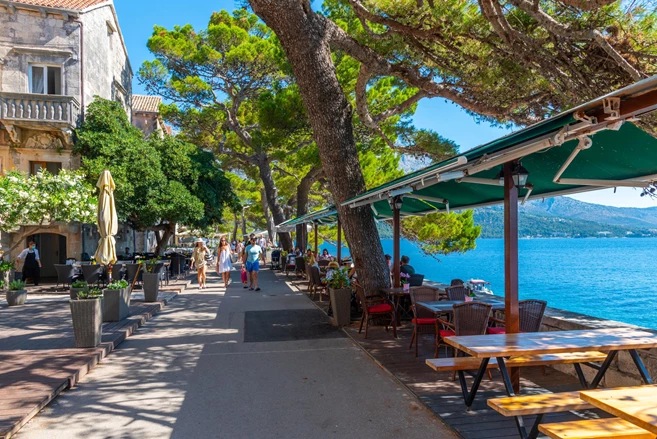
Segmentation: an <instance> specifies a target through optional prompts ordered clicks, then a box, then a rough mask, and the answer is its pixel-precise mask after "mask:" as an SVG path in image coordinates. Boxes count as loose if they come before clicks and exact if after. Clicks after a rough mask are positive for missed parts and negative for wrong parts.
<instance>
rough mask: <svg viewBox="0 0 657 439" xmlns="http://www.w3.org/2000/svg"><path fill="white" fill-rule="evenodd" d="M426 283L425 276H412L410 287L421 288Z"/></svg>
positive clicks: (409, 281)
mask: <svg viewBox="0 0 657 439" xmlns="http://www.w3.org/2000/svg"><path fill="white" fill-rule="evenodd" d="M422 283H424V275H423V274H411V278H410V279H409V280H408V285H409V286H411V287H421V286H422Z"/></svg>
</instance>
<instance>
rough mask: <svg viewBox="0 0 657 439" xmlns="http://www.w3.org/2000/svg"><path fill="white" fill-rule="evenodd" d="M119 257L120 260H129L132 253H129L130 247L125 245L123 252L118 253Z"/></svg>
mask: <svg viewBox="0 0 657 439" xmlns="http://www.w3.org/2000/svg"><path fill="white" fill-rule="evenodd" d="M119 258H120V259H121V260H122V261H129V260H131V259H132V258H133V255H132V253H130V247H126V248H125V252H124V253H123V254H121V255H119Z"/></svg>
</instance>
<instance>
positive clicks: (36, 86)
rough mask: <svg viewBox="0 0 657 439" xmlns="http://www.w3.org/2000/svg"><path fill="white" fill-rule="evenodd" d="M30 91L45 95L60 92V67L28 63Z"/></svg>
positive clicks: (59, 93)
mask: <svg viewBox="0 0 657 439" xmlns="http://www.w3.org/2000/svg"><path fill="white" fill-rule="evenodd" d="M28 76H29V78H28V80H29V83H30V93H37V94H45V95H61V94H62V68H61V67H56V66H40V65H30V71H29V75H28Z"/></svg>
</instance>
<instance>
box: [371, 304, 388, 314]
mask: <svg viewBox="0 0 657 439" xmlns="http://www.w3.org/2000/svg"><path fill="white" fill-rule="evenodd" d="M367 312H369V313H370V314H383V313H386V312H392V306H390V304H389V303H380V304H378V305H372V306H368V307H367Z"/></svg>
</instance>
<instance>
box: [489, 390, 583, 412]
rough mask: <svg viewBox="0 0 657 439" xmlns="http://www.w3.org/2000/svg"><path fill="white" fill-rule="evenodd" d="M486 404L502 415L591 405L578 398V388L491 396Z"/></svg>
mask: <svg viewBox="0 0 657 439" xmlns="http://www.w3.org/2000/svg"><path fill="white" fill-rule="evenodd" d="M488 406H489V407H490V408H492V409H493V410H495V411H496V412H498V413H500V414H501V415H503V416H525V415H541V414H546V413H559V412H568V411H570V410H586V409H590V408H592V407H593V406H592V405H591V404H589V403H588V402H584V401H582V400H581V399H580V398H579V390H578V391H575V392H563V393H541V394H539V395H523V396H506V397H503V398H493V399H489V400H488Z"/></svg>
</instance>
